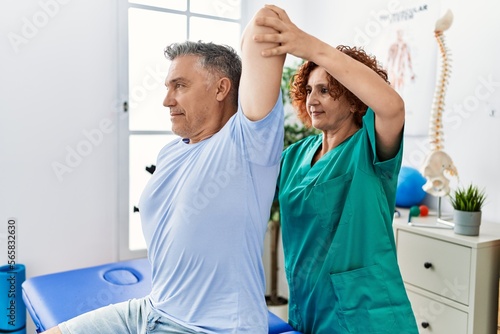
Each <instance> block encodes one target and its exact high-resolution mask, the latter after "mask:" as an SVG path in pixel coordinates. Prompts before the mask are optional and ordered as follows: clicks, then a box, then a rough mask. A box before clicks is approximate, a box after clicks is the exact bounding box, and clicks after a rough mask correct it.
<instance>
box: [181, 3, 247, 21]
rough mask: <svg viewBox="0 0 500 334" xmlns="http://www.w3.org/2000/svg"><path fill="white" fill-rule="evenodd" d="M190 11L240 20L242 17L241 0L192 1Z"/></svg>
mask: <svg viewBox="0 0 500 334" xmlns="http://www.w3.org/2000/svg"><path fill="white" fill-rule="evenodd" d="M190 10H191V12H193V13H199V14H205V15H212V16H217V17H224V18H227V19H239V18H240V16H241V1H240V0H191V2H190Z"/></svg>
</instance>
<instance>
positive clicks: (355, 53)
mask: <svg viewBox="0 0 500 334" xmlns="http://www.w3.org/2000/svg"><path fill="white" fill-rule="evenodd" d="M337 50H339V51H341V52H343V53H345V54H346V55H348V56H350V57H351V58H354V59H356V60H357V61H359V62H361V63H363V64H365V65H366V66H368V67H369V68H371V69H372V70H373V71H375V72H376V73H377V74H378V75H379V76H380V77H381V78H382V79H384V81H386V82H387V83H389V81H388V77H387V72H386V71H385V70H384V69H383V68H382V67H381V66H380V65H379V63H378V62H377V60H376V59H375V57H373V56H370V55H368V54H367V53H366V52H365V51H364V50H363V49H361V48H357V47H349V46H345V45H339V46H337ZM316 67H318V65H316V64H315V63H313V62H311V61H306V62H305V63H304V64H302V66H300V67H299V69H298V70H297V73H296V74H295V75H294V76H293V77H292V82H291V83H290V97H291V100H292V105H293V106H294V107H295V110H296V112H297V117H298V118H299V119H300V120H301V121H302V123H304V125H305V126H306V127H310V126H311V125H312V123H311V117H310V116H309V113H308V112H307V105H306V98H307V91H306V86H307V81H308V80H309V75H310V74H311V72H312V70H314V69H315V68H316ZM327 77H328V90H329V91H330V95H331V96H332V97H333V98H334V99H336V100H337V99H339V98H340V97H342V96H345V98H346V99H347V101H348V102H349V103H350V104H351V105H352V106H354V108H355V110H356V112H355V113H354V121H355V122H356V125H358V126H359V127H361V126H362V124H363V116H364V115H365V113H366V109H367V108H368V106H367V105H366V104H364V103H363V102H361V100H360V99H359V98H358V97H356V96H355V95H354V94H353V93H351V91H349V90H348V89H347V88H345V87H344V86H343V85H342V84H341V83H340V82H338V81H337V80H336V79H335V78H334V77H333V76H331V75H330V74H329V73H327Z"/></svg>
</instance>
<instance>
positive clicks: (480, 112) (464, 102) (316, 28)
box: [304, 0, 500, 223]
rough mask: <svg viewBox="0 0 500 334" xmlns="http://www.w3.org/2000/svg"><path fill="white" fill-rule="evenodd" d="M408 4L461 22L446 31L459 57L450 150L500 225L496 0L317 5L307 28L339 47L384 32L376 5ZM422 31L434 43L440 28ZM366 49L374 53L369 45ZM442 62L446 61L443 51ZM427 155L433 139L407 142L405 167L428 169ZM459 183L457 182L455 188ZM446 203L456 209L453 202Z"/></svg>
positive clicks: (449, 116)
mask: <svg viewBox="0 0 500 334" xmlns="http://www.w3.org/2000/svg"><path fill="white" fill-rule="evenodd" d="M408 3H414V4H429V5H430V6H437V7H438V8H439V11H438V12H439V13H438V17H440V16H441V15H443V14H444V13H445V12H446V10H447V9H451V10H452V12H453V14H454V22H453V25H452V26H451V28H450V29H449V30H448V31H447V32H446V33H445V38H446V43H447V45H448V47H449V48H450V49H451V53H452V63H451V64H452V74H451V78H450V84H449V86H448V92H447V95H446V110H445V115H444V133H445V151H446V152H447V153H448V154H449V155H450V156H451V157H452V159H453V160H454V162H455V165H456V166H457V168H458V172H459V176H460V183H461V184H464V185H467V184H468V183H470V182H474V183H476V184H478V185H480V186H481V187H484V188H485V189H486V192H487V194H488V201H487V205H486V206H485V207H484V210H483V215H484V216H483V217H484V219H486V220H491V221H494V222H497V223H500V177H499V176H498V170H499V169H500V66H499V65H498V60H497V59H499V58H500V43H498V41H499V40H500V21H498V19H497V18H496V12H497V9H500V5H499V4H498V3H496V2H494V1H492V0H476V1H463V0H461V1H452V0H442V1H436V0H429V1H407V0H387V1H384V0H377V1H372V0H365V1H364V2H361V1H356V2H354V1H352V2H349V1H341V0H334V1H311V2H310V4H311V6H308V10H307V12H306V13H304V14H305V15H306V16H307V17H309V18H310V19H307V20H306V22H307V25H306V26H305V28H306V29H307V30H308V31H309V32H310V33H312V34H314V35H316V36H318V37H320V38H322V39H324V40H326V41H328V42H329V43H331V44H333V45H337V44H348V45H354V44H355V42H357V41H360V40H362V39H361V38H360V37H359V34H360V31H361V32H367V31H370V32H371V34H376V33H378V32H377V31H376V29H375V28H374V27H375V26H376V23H377V20H376V19H375V16H374V14H373V8H378V9H385V8H386V9H390V8H391V6H392V8H393V7H394V6H398V5H405V4H408ZM315 4H317V6H314V5H315ZM377 5H378V7H377ZM318 8H321V10H318ZM369 22H370V24H371V25H370V24H369ZM379 27H382V25H380V26H379ZM370 29H371V30H370ZM418 29H421V30H426V29H428V30H429V31H430V34H429V35H430V37H431V38H433V35H432V31H433V29H434V26H431V27H426V26H421V27H418ZM382 31H383V28H382ZM364 46H365V48H366V49H367V50H368V51H370V47H371V45H370V43H369V42H368V43H367V44H366V45H364ZM422 52H429V51H426V50H422ZM430 52H433V51H430ZM436 62H437V64H440V62H441V61H440V58H439V56H438V54H437V53H436ZM429 70H431V69H429ZM438 73H439V67H438ZM485 82H489V83H488V84H485ZM434 88H435V86H434V85H431V86H430V87H429V88H428V89H429V91H431V92H432V93H433V92H434ZM430 108H431V105H429V109H430ZM492 110H493V111H495V112H496V113H495V114H494V116H490V113H491V112H492ZM427 150H428V138H427V136H426V135H424V136H422V137H407V138H406V139H405V151H404V161H403V164H404V165H407V166H412V167H416V168H420V167H421V165H422V163H423V158H424V157H425V155H426V154H427V153H428V151H427ZM455 184H456V181H455V180H453V179H452V185H455ZM436 202H437V200H435V199H433V200H432V203H436ZM443 203H444V204H445V207H446V206H448V207H449V205H448V201H447V200H444V201H443Z"/></svg>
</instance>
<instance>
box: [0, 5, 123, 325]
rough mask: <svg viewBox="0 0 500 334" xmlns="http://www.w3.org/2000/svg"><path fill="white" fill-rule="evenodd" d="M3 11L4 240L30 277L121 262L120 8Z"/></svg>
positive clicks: (0, 149)
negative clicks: (11, 224) (9, 229)
mask: <svg viewBox="0 0 500 334" xmlns="http://www.w3.org/2000/svg"><path fill="white" fill-rule="evenodd" d="M0 6H1V9H0V22H1V24H0V36H1V38H0V69H1V75H0V166H1V167H0V171H1V172H0V219H1V220H2V221H1V222H0V229H2V230H1V232H0V233H2V232H4V230H3V229H4V227H6V222H7V219H8V218H10V217H15V218H17V220H18V233H17V243H18V244H17V246H18V258H17V261H18V262H19V263H24V264H25V265H26V268H27V276H28V277H31V276H36V275H41V274H45V273H50V272H55V271H61V270H67V269H73V268H78V267H84V266H91V265H97V264H101V263H105V262H110V261H114V260H117V232H116V230H117V218H116V217H117V200H116V198H117V180H116V179H117V172H116V170H117V134H116V131H117V128H116V126H115V124H114V122H115V118H116V112H115V105H116V103H115V101H116V99H117V65H116V62H117V58H118V44H117V43H118V41H117V8H116V1H98V0H92V1H69V0H64V1H63V0H57V1H56V0H24V1H17V0H6V1H2V4H1V5H0ZM89 138H90V139H89ZM71 151H75V152H77V154H78V152H80V153H81V154H83V155H85V156H81V154H79V155H80V158H78V157H77V156H76V155H73V156H72V157H69V156H70V155H71V154H70V153H69V152H71ZM67 159H68V160H67ZM54 163H56V164H57V163H59V164H60V165H59V167H61V168H63V169H62V170H61V171H60V172H59V173H56V172H55V171H54V168H53V164H54ZM63 165H64V166H66V167H63ZM70 170H71V172H69V171H70ZM65 171H66V172H65ZM58 175H59V177H58ZM5 253H6V251H3V248H2V251H1V253H0V259H1V260H2V261H1V262H2V263H5V262H6V261H5V259H6V254H5ZM29 326H30V327H29V328H28V332H30V333H32V332H34V331H33V329H32V328H31V326H32V324H31V322H30V324H29Z"/></svg>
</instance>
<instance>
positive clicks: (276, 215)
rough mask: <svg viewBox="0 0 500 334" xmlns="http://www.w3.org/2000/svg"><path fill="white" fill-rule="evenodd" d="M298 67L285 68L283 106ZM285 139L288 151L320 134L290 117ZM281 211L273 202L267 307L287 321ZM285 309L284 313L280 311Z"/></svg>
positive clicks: (269, 226)
mask: <svg viewBox="0 0 500 334" xmlns="http://www.w3.org/2000/svg"><path fill="white" fill-rule="evenodd" d="M297 67H298V66H285V67H284V68H283V76H282V78H281V90H282V92H283V104H284V105H290V83H291V82H292V80H293V75H294V74H295V71H296V68H297ZM284 132H285V138H284V147H283V149H286V148H287V147H288V146H290V145H291V144H293V143H295V142H297V141H299V140H301V139H303V138H305V137H307V136H309V135H311V134H316V133H318V132H317V130H315V129H314V128H307V127H305V126H304V125H303V124H302V123H299V122H293V121H290V115H288V116H287V117H286V118H285V126H284ZM280 226H281V224H280V209H279V202H278V200H276V201H274V202H273V205H272V207H271V215H270V219H269V223H268V231H269V236H270V273H269V276H270V277H269V280H270V281H269V287H270V294H269V295H266V302H267V306H268V307H269V309H270V310H271V311H273V312H274V313H276V314H277V315H278V316H280V317H282V318H286V319H284V320H285V321H287V320H288V319H287V315H286V314H287V312H286V310H287V308H288V306H287V305H288V300H287V299H286V298H284V297H282V296H279V295H278V271H279V266H278V251H279V237H280ZM282 308H284V312H282V311H281V310H280V309H282Z"/></svg>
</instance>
